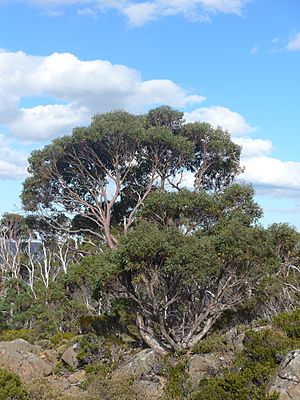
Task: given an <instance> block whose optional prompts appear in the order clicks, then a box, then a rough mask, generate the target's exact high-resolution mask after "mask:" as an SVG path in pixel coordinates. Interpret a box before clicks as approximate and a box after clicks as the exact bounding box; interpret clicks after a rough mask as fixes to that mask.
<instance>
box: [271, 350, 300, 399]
mask: <svg viewBox="0 0 300 400" xmlns="http://www.w3.org/2000/svg"><path fill="white" fill-rule="evenodd" d="M274 392H278V393H279V400H299V399H300V350H294V351H291V352H290V353H288V355H287V356H286V357H285V358H284V360H283V361H282V363H281V364H280V367H279V369H278V372H277V374H276V376H275V378H274V380H273V381H272V384H271V386H270V393H274Z"/></svg>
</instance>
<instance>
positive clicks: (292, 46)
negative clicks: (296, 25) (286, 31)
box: [287, 32, 300, 51]
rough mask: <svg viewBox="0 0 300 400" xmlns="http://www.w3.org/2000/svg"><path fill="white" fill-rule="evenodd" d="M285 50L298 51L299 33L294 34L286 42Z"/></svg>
mask: <svg viewBox="0 0 300 400" xmlns="http://www.w3.org/2000/svg"><path fill="white" fill-rule="evenodd" d="M287 49H288V50H290V51H297V50H298V51H299V50H300V32H297V33H295V34H294V35H293V36H292V37H291V39H290V41H289V42H288V45H287Z"/></svg>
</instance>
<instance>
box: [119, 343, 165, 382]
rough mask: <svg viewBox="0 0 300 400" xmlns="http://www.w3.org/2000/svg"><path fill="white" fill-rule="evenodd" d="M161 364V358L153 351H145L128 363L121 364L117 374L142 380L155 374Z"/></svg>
mask: <svg viewBox="0 0 300 400" xmlns="http://www.w3.org/2000/svg"><path fill="white" fill-rule="evenodd" d="M160 364H161V363H160V361H159V358H158V357H157V356H156V354H155V353H154V352H153V350H150V349H144V350H142V351H140V352H139V353H137V354H136V355H135V356H133V357H132V358H131V359H130V360H128V361H127V362H126V363H124V364H121V365H120V366H119V367H118V368H117V370H116V372H115V373H116V374H119V375H130V376H131V377H132V378H142V377H145V376H147V375H149V374H155V373H156V372H157V369H159V366H160Z"/></svg>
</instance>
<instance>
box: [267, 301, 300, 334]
mask: <svg viewBox="0 0 300 400" xmlns="http://www.w3.org/2000/svg"><path fill="white" fill-rule="evenodd" d="M272 322H273V324H274V325H275V326H278V327H279V328H280V329H281V330H283V331H284V332H285V333H286V334H287V336H288V337H290V338H293V339H300V309H299V308H298V309H296V310H295V311H292V312H283V313H280V314H277V315H276V316H275V317H274V318H273V320H272Z"/></svg>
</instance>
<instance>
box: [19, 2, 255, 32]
mask: <svg viewBox="0 0 300 400" xmlns="http://www.w3.org/2000/svg"><path fill="white" fill-rule="evenodd" d="M25 1H27V3H30V4H33V5H36V6H40V7H50V6H51V8H52V9H53V7H64V6H79V7H80V6H82V5H86V6H87V7H88V8H89V10H90V11H92V10H95V11H98V12H103V11H105V10H108V9H115V10H118V11H119V12H120V13H121V14H123V15H124V16H125V17H126V18H127V20H128V22H129V24H130V25H132V26H141V25H144V24H146V23H148V22H150V21H153V20H158V19H159V18H162V17H167V16H172V15H183V16H184V17H185V18H186V19H188V20H192V21H196V20H198V21H203V20H204V21H207V20H209V19H210V17H211V15H213V14H215V13H225V14H236V15H241V14H242V11H243V9H244V7H245V5H246V4H247V3H248V2H249V0H148V1H138V0H136V1H134V0H25ZM79 14H80V13H79ZM81 15H82V14H81ZM85 15H86V14H85ZM91 15H93V13H91Z"/></svg>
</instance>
